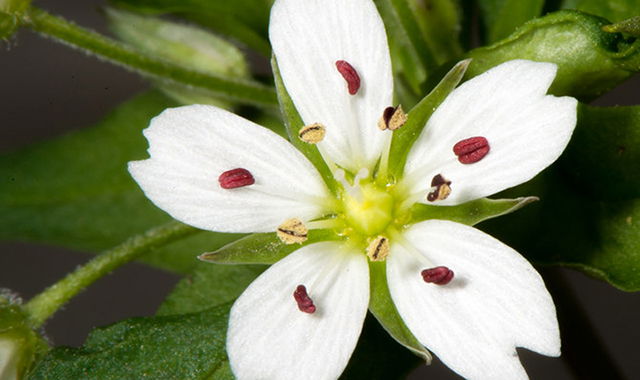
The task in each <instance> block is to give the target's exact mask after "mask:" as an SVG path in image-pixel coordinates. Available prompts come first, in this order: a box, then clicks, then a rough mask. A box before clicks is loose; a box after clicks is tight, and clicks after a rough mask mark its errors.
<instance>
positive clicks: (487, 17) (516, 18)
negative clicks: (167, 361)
mask: <svg viewBox="0 0 640 380" xmlns="http://www.w3.org/2000/svg"><path fill="white" fill-rule="evenodd" d="M478 5H479V7H480V12H481V13H482V21H483V24H484V29H485V39H486V41H487V42H488V43H493V42H496V41H498V40H500V39H502V38H504V37H506V36H508V35H509V34H511V33H512V32H513V31H514V30H516V28H517V27H519V26H520V25H522V24H524V23H525V22H526V21H529V20H531V19H534V18H536V17H538V16H539V15H540V13H542V7H543V6H544V0H483V1H479V2H478Z"/></svg>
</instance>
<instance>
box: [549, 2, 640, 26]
mask: <svg viewBox="0 0 640 380" xmlns="http://www.w3.org/2000/svg"><path fill="white" fill-rule="evenodd" d="M562 8H565V9H577V10H580V11H583V12H587V13H591V14H594V15H597V16H601V17H604V18H607V19H609V20H611V21H613V22H618V21H622V20H624V19H627V18H629V17H631V16H638V15H640V1H639V0H606V1H604V0H564V1H563V3H562Z"/></svg>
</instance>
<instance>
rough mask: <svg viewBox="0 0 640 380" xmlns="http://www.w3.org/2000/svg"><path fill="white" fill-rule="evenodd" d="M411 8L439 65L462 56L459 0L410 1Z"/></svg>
mask: <svg viewBox="0 0 640 380" xmlns="http://www.w3.org/2000/svg"><path fill="white" fill-rule="evenodd" d="M409 6H410V7H411V10H412V11H413V12H414V17H415V19H416V21H417V23H418V26H419V27H420V30H421V31H422V35H423V39H424V41H425V42H426V43H427V45H428V46H429V50H430V51H431V52H432V53H433V56H434V59H435V60H436V62H437V63H438V64H443V63H445V62H447V61H450V60H452V59H455V58H457V57H459V56H461V55H462V53H463V49H462V45H461V44H460V33H461V31H462V9H461V5H460V2H459V0H410V1H409Z"/></svg>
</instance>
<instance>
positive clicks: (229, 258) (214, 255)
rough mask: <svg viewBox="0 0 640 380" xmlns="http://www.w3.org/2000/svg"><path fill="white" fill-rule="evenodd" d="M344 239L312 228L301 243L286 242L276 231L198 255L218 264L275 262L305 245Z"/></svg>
mask: <svg viewBox="0 0 640 380" xmlns="http://www.w3.org/2000/svg"><path fill="white" fill-rule="evenodd" d="M340 239H342V238H341V237H340V236H338V235H337V234H336V233H335V232H334V231H333V230H310V231H309V233H308V238H307V240H306V241H304V242H303V243H301V244H285V243H283V242H282V241H281V240H280V239H279V238H278V237H277V236H276V234H275V232H265V233H257V234H251V235H249V236H246V237H243V238H241V239H238V240H236V241H234V242H232V243H229V244H227V245H225V246H224V247H222V248H220V249H218V250H216V251H213V252H208V253H203V254H202V255H200V256H198V258H199V259H200V260H203V261H210V262H213V263H218V264H273V263H275V262H277V261H278V260H280V259H282V258H284V257H286V256H287V255H288V254H290V253H291V252H293V251H296V250H298V249H300V248H301V247H304V246H305V245H309V244H313V243H318V242H321V241H329V240H340Z"/></svg>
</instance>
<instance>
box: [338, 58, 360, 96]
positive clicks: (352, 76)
mask: <svg viewBox="0 0 640 380" xmlns="http://www.w3.org/2000/svg"><path fill="white" fill-rule="evenodd" d="M336 68H337V69H338V72H339V73H340V74H342V77H343V78H344V80H345V81H347V87H348V89H349V94H351V95H355V94H357V93H358V90H359V89H360V76H359V75H358V72H357V71H356V69H354V68H353V66H351V65H350V64H349V62H347V61H342V60H340V61H336Z"/></svg>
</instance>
